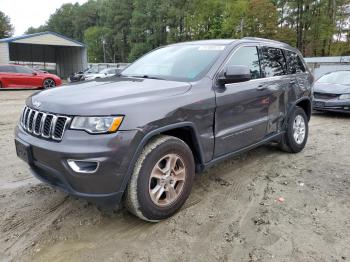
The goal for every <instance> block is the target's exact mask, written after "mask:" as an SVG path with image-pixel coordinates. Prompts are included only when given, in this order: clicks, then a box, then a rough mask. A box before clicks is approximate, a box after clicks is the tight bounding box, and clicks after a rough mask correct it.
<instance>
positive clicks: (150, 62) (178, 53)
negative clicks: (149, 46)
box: [122, 44, 225, 81]
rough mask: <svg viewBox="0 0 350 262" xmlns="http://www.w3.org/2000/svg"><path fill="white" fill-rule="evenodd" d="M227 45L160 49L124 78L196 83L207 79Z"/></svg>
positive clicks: (123, 73)
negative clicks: (195, 81) (204, 77)
mask: <svg viewBox="0 0 350 262" xmlns="http://www.w3.org/2000/svg"><path fill="white" fill-rule="evenodd" d="M224 49H225V46H224V45H191V44H187V45H173V46H167V47H163V48H160V49H157V50H155V51H153V52H151V53H148V54H146V55H145V56H143V57H141V58H140V59H139V60H137V61H135V62H134V63H133V64H131V65H130V66H129V67H127V68H126V69H125V70H124V71H123V72H122V76H129V77H144V78H160V79H166V80H175V81H193V80H197V79H199V78H201V77H203V76H204V74H205V73H207V71H208V70H209V69H210V67H211V66H212V65H213V63H214V62H215V61H216V59H217V58H218V57H219V55H220V54H221V52H222V51H223V50H224Z"/></svg>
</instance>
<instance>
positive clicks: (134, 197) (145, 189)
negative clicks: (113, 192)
mask: <svg viewBox="0 0 350 262" xmlns="http://www.w3.org/2000/svg"><path fill="white" fill-rule="evenodd" d="M168 156H176V157H178V159H179V160H174V161H172V162H175V166H176V167H175V168H174V170H175V171H174V172H175V173H173V174H174V176H173V178H176V175H177V174H180V168H185V175H183V173H181V178H182V176H184V180H181V184H180V182H179V181H180V180H179V181H178V180H177V179H179V178H180V176H179V177H178V178H176V179H174V180H173V184H172V185H171V177H170V175H158V173H155V171H154V170H157V171H158V170H162V171H163V170H168V168H167V165H168V162H166V161H167V157H168ZM169 159H170V157H169ZM174 159H175V158H174ZM162 161H165V162H164V163H162ZM169 161H170V160H169ZM161 164H163V165H164V168H163V166H161ZM169 165H170V164H169ZM179 166H180V167H179ZM170 169H172V168H170ZM172 170H173V169H172ZM160 173H161V172H160ZM165 173H166V174H167V172H165ZM154 174H155V175H156V178H155V177H153V176H154ZM175 174H176V175H175ZM194 176H195V164H194V158H193V154H192V151H191V149H190V148H189V147H188V145H187V144H186V143H185V142H184V141H182V140H180V139H178V138H176V137H172V136H158V137H156V138H154V139H152V140H151V141H150V142H149V143H148V144H147V145H146V146H145V148H144V149H143V151H142V153H141V154H140V156H139V158H138V160H137V162H136V164H135V167H134V171H133V174H132V177H131V179H130V182H129V184H128V187H127V192H126V198H125V206H126V208H127V209H128V210H129V211H130V212H131V213H133V214H134V215H136V216H138V217H139V218H141V219H143V220H146V221H150V222H158V221H159V220H162V219H165V218H168V217H170V216H172V215H173V214H175V213H176V212H177V211H178V210H179V209H180V208H181V207H182V205H183V204H184V203H185V201H186V200H187V198H188V196H189V194H190V192H191V188H192V184H193V180H194ZM158 177H159V178H158ZM165 180H167V181H168V180H169V181H168V183H165V182H167V181H165ZM162 181H163V184H162ZM164 181H165V182H164ZM174 181H175V182H174ZM153 184H154V185H153ZM165 184H166V185H167V186H168V188H167V189H168V192H164V193H161V190H159V191H158V193H159V195H160V197H159V198H158V197H154V194H152V193H151V192H153V191H156V189H157V188H159V187H162V186H163V185H164V188H166V185H165ZM170 186H173V188H174V189H175V191H176V190H177V192H178V194H177V196H176V197H173V198H170V197H169V199H172V201H170V200H169V202H168V194H169V195H172V196H174V193H172V194H170V193H169V192H170V190H169V187H170ZM156 187H157V188H156ZM164 188H163V190H164ZM172 192H174V191H172ZM157 199H158V201H159V202H157Z"/></svg>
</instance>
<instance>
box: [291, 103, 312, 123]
mask: <svg viewBox="0 0 350 262" xmlns="http://www.w3.org/2000/svg"><path fill="white" fill-rule="evenodd" d="M295 106H299V107H301V108H302V109H303V110H304V111H305V113H306V116H307V119H308V120H309V121H310V118H311V112H312V103H311V99H310V98H302V99H300V100H298V101H296V103H295Z"/></svg>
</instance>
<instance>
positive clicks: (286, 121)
mask: <svg viewBox="0 0 350 262" xmlns="http://www.w3.org/2000/svg"><path fill="white" fill-rule="evenodd" d="M306 100H307V101H308V102H309V103H310V107H311V108H310V110H311V111H310V115H311V112H312V100H311V98H310V97H305V96H304V97H301V98H299V99H298V100H296V101H294V102H293V103H291V105H290V106H289V108H288V109H287V114H286V117H285V118H284V122H283V125H282V130H285V129H286V128H287V124H288V119H289V117H290V115H291V113H292V110H293V109H294V108H295V107H296V105H297V104H298V103H300V102H302V101H306ZM309 120H310V119H309Z"/></svg>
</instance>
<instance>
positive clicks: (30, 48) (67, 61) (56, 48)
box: [0, 32, 88, 78]
mask: <svg viewBox="0 0 350 262" xmlns="http://www.w3.org/2000/svg"><path fill="white" fill-rule="evenodd" d="M20 62H30V63H35V62H37V63H44V64H45V63H55V64H56V72H57V74H58V75H59V76H60V77H62V78H66V77H67V76H69V75H70V74H71V73H73V72H78V71H81V70H83V69H85V68H87V67H88V63H87V51H86V46H85V45H84V44H83V43H81V42H78V41H76V40H73V39H70V38H68V37H66V36H63V35H60V34H57V33H54V32H42V33H36V34H29V35H23V36H18V37H10V38H5V39H0V64H10V63H20Z"/></svg>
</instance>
